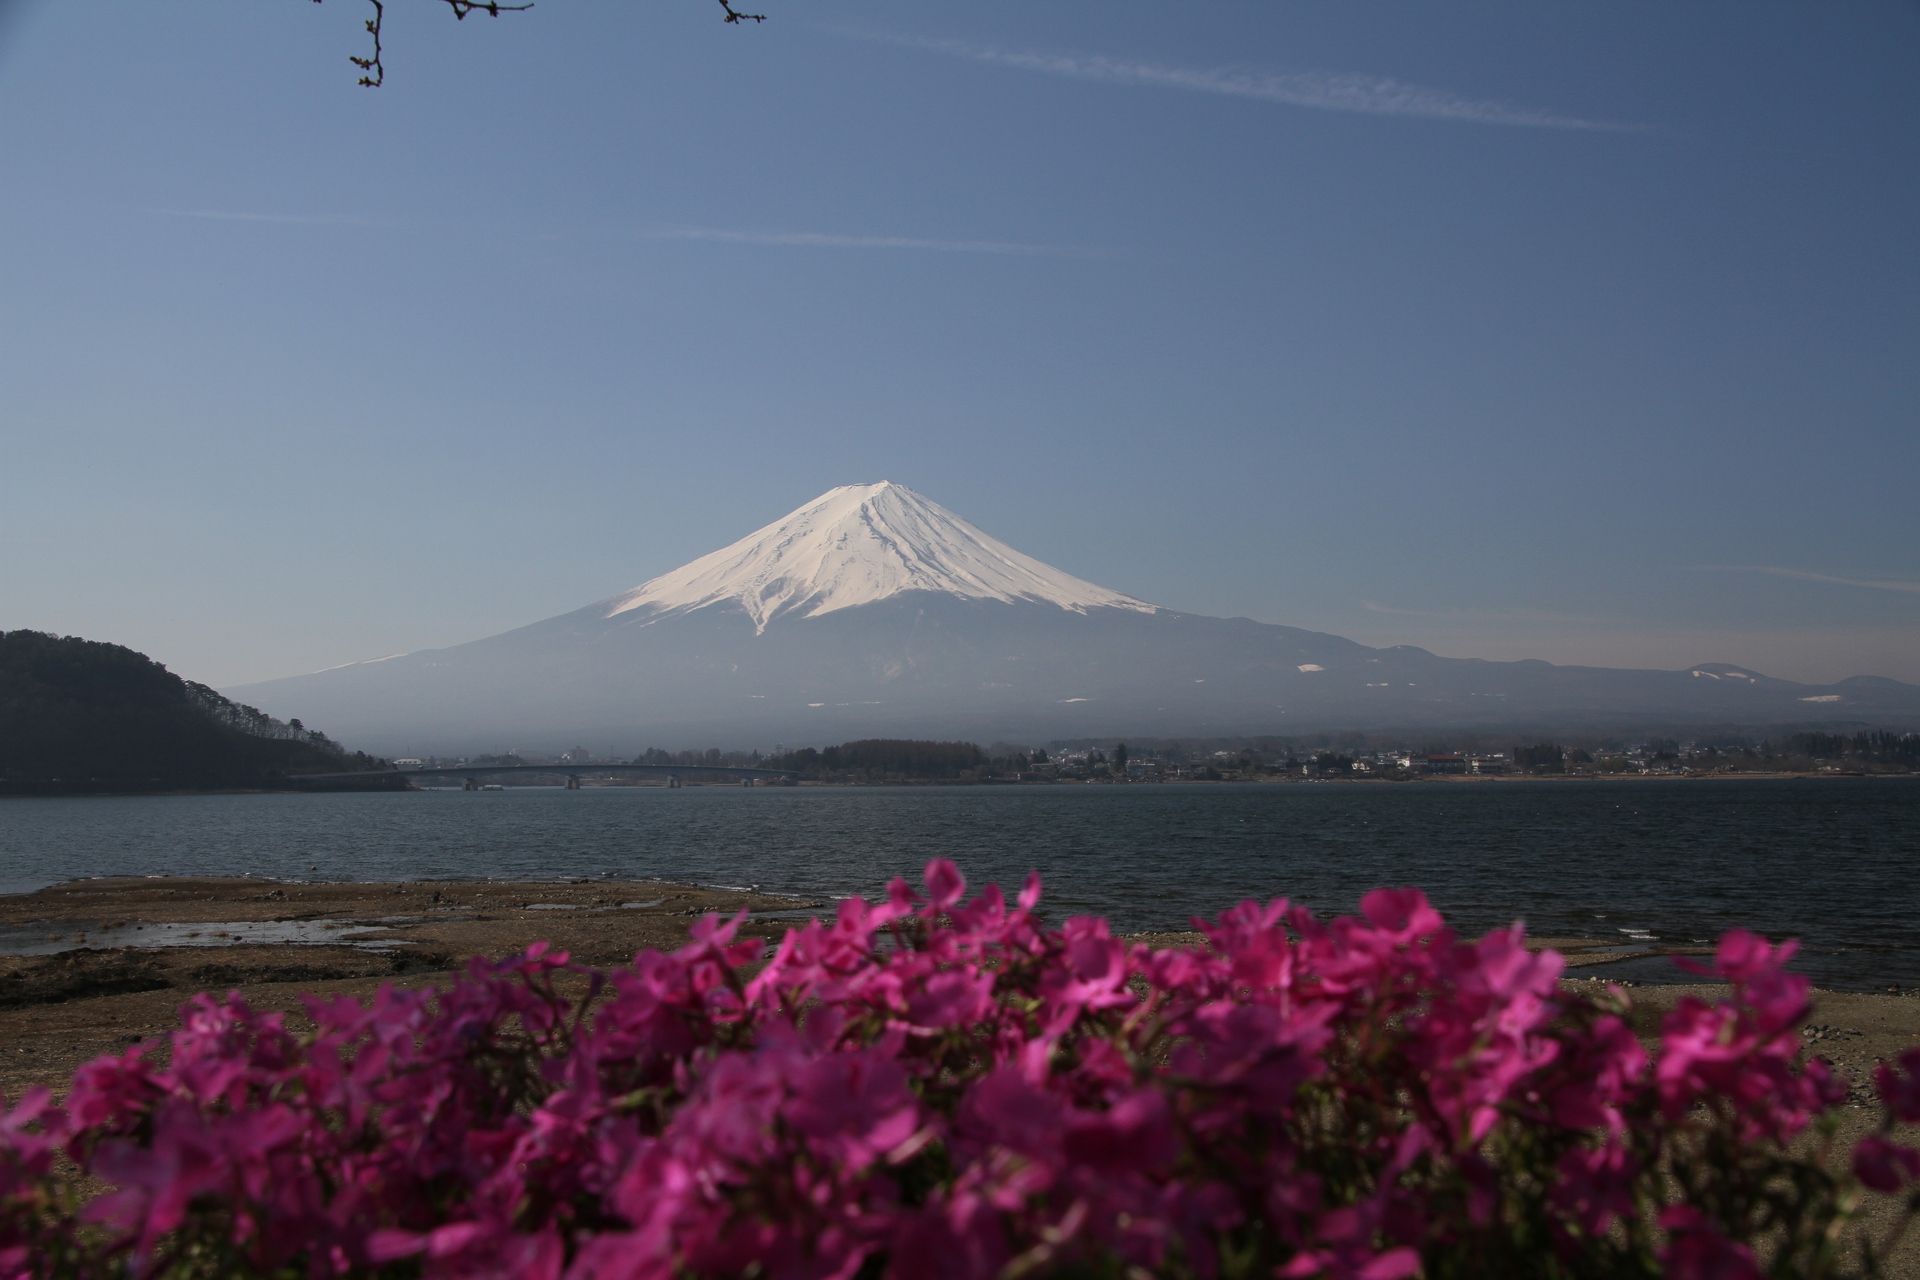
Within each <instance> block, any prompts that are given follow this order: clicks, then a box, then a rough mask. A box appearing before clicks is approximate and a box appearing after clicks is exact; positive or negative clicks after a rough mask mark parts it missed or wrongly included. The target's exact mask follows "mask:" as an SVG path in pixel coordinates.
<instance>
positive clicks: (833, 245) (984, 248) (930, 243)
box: [640, 227, 1111, 258]
mask: <svg viewBox="0 0 1920 1280" xmlns="http://www.w3.org/2000/svg"><path fill="white" fill-rule="evenodd" d="M640 235H641V236H642V237H644V238H646V239H648V240H711V241H718V242H720V243H723V244H764V245H796V246H799V247H801V248H812V249H921V250H929V251H931V252H934V253H997V254H1004V255H1007V256H1010V257H1016V258H1105V257H1110V256H1111V254H1110V253H1109V251H1108V250H1105V249H1094V248H1086V247H1081V246H1076V245H1052V244H1014V243H1010V242H1008V241H1004V240H923V239H919V238H916V237H912V236H846V235H833V234H830V233H828V232H824V231H730V230H727V229H725V228H721V227H653V228H648V229H646V230H643V231H641V232H640Z"/></svg>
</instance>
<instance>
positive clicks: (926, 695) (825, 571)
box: [232, 482, 1920, 753]
mask: <svg viewBox="0 0 1920 1280" xmlns="http://www.w3.org/2000/svg"><path fill="white" fill-rule="evenodd" d="M232 692H233V693H234V695H235V696H236V697H240V698H243V699H244V700H246V701H248V702H251V703H254V704H255V705H258V706H261V707H264V708H266V709H268V710H270V711H272V712H274V713H275V714H279V715H297V716H301V717H303V718H306V719H309V720H316V721H321V722H323V723H326V724H328V725H334V726H338V732H340V733H341V735H342V736H343V737H346V738H347V739H348V741H350V742H352V743H354V744H355V745H358V746H365V747H368V748H371V749H377V750H381V751H385V752H389V753H392V752H399V751H414V752H418V751H433V752H459V751H474V750H486V749H494V748H500V747H506V746H515V747H523V748H528V749H535V750H540V749H557V748H561V747H565V746H569V745H572V744H573V743H576V742H589V743H594V744H609V745H614V746H616V747H617V748H618V749H620V750H626V749H629V748H631V749H634V750H638V749H639V748H640V747H642V746H646V745H650V744H652V745H663V746H675V747H677V746H689V745H696V744H697V745H710V744H721V743H724V744H727V745H729V746H740V747H745V746H749V745H762V746H768V745H772V744H773V743H774V742H775V741H776V740H777V741H781V742H786V743H805V742H830V741H840V740H843V739H847V738H857V737H894V736H913V737H952V736H963V737H971V738H975V739H978V740H981V741H987V740H991V739H994V738H1006V739H1010V740H1014V741H1020V740H1036V741H1044V740H1047V739H1051V738H1056V737H1081V736H1097V735H1106V734H1133V735H1149V736H1209V737H1211V736H1222V735H1229V734H1240V733H1291V732H1308V731H1313V730H1319V729H1329V728H1377V727H1388V726H1394V727H1419V726H1432V727H1435V728H1444V727H1457V728H1466V727H1497V726H1501V725H1540V724H1554V725H1561V726H1564V725H1569V724H1578V725H1582V726H1592V727H1603V726H1605V725H1608V724H1621V725H1625V724H1629V723H1646V722H1648V721H1650V720H1664V721H1684V722H1696V723H1705V722H1712V723H1747V724H1759V723H1779V722H1789V721H1800V722H1804V721H1810V720H1848V721H1863V720H1864V721H1871V722H1879V721H1887V722H1893V721H1910V720H1912V719H1915V718H1920V687H1916V686H1913V685H1906V684H1901V683H1899V682H1897V681H1893V680H1884V679H1879V678H1875V677H1855V678H1854V679H1852V680H1847V681H1843V682H1841V683H1839V684H1836V685H1831V686H1810V685H1800V684H1795V683H1792V682H1790V681H1785V680H1774V679H1770V678H1768V677H1766V676H1763V675H1760V674H1758V673H1756V672H1752V671H1748V670H1745V669H1743V668H1738V667H1731V666H1727V665H1725V664H1719V663H1712V664H1706V665H1703V666H1700V667H1695V668H1688V669H1687V670H1684V671H1624V670H1614V669H1609V668H1598V667H1559V666H1554V665H1552V664H1549V663H1545V662H1537V661H1524V662H1483V661H1480V660H1477V659H1459V658H1440V657H1436V656H1435V655H1433V654H1431V653H1428V652H1427V651H1426V650H1424V649H1416V648H1412V647H1410V646H1398V647H1394V648H1389V649H1372V648H1368V647H1367V646H1365V645H1361V644H1357V643H1355V642H1354V641H1351V640H1345V639H1342V638H1341V637H1339V636H1333V635H1327V634H1324V633H1321V632H1315V631H1303V630H1300V629H1298V628H1294V627H1283V626H1274V625H1271V624H1267V623H1259V622H1253V621H1250V620H1249V619H1246V618H1231V619H1228V618H1209V617H1203V616H1200V615H1197V614H1188V613H1179V612H1176V611H1174V610H1171V609H1163V608H1159V607H1157V606H1155V605H1151V604H1148V603H1146V602H1145V601H1142V600H1136V599H1134V598H1133V597H1131V596H1127V595H1122V594H1120V593H1119V592H1116V591H1110V590H1108V589H1106V588H1104V587H1100V586H1096V585H1095V584H1093V583H1091V582H1086V581H1083V580H1082V579H1079V578H1075V577H1073V576H1071V575H1070V574H1067V573H1063V572H1062V571H1060V570H1058V569H1055V568H1053V567H1052V566H1050V565H1047V564H1043V563H1042V562H1040V561H1038V560H1035V559H1033V558H1032V557H1030V556H1026V555H1022V554H1021V553H1020V552H1018V551H1016V550H1014V549H1013V548H1012V547H1009V546H1007V545H1006V544H1005V543H1003V542H1000V541H998V540H997V539H995V538H992V537H990V536H989V535H987V534H986V533H984V532H982V531H981V530H979V529H977V528H975V527H974V526H973V525H971V524H968V523H967V522H966V521H965V520H962V519H961V518H960V517H959V516H957V515H955V514H954V513H952V512H951V511H948V510H947V509H946V508H944V507H942V506H940V505H939V504H937V503H935V502H932V501H929V500H928V499H926V498H924V497H922V496H921V495H919V494H917V493H915V492H914V491H913V490H911V489H908V488H906V487H904V486H902V485H897V484H891V483H886V482H881V483H878V484H861V485H847V486H844V487H842V488H838V489H834V490H831V491H830V492H828V493H826V494H823V495H822V496H821V497H819V498H818V499H816V500H814V501H813V502H811V503H809V504H807V505H806V506H804V507H801V508H800V509H799V510H797V511H794V512H793V513H792V514H790V515H788V516H786V517H784V518H783V519H781V520H778V521H775V522H774V523H773V524H770V525H768V526H766V527H765V528H763V529H760V530H758V531H756V532H754V533H752V534H749V535H748V536H747V537H745V538H743V539H741V540H740V541H739V542H736V543H734V544H733V545H732V546H729V547H725V548H722V549H721V550H719V551H716V552H713V553H712V554H711V555H707V556H702V557H701V558H700V559H698V560H695V561H693V562H692V563H691V564H688V565H685V566H683V567H681V568H679V569H676V570H674V571H673V572H671V573H668V574H664V575H662V576H660V577H658V578H654V579H652V580H651V581H649V582H646V583H643V584H642V585H640V586H638V587H636V588H634V589H633V590H631V591H627V592H623V593H622V594H620V595H617V596H614V597H612V598H611V599H608V600H603V601H601V602H599V603H598V604H593V605H589V606H587V607H586V608H584V609H579V610H576V611H575V612H573V613H568V614H563V615H561V616H559V617H557V618H549V619H547V620H546V621H544V622H536V623H534V624H532V625H531V626H526V627H521V628H519V629H518V630H515V631H509V632H506V633H504V634H502V635H497V636H492V637H489V638H487V639H484V640H476V641H473V642H471V643H468V644H462V645H456V646H453V647H452V648H447V649H432V650H424V651H421V652H419V653H411V654H404V655H401V656H399V657H394V658H384V659H379V660H376V661H374V662H363V663H355V664H352V665H349V666H345V667H336V668H334V669H332V670H330V671H322V672H317V673H315V674H313V675H306V676H295V677H292V678H289V679H284V680H273V681H268V682H265V683H262V684H255V685H249V686H246V687H244V688H241V689H236V690H233V691H232Z"/></svg>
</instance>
